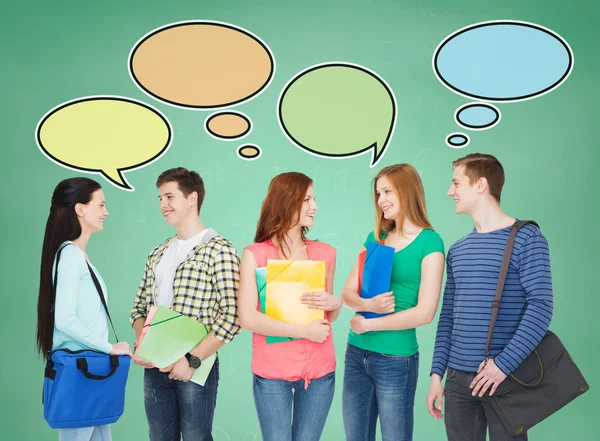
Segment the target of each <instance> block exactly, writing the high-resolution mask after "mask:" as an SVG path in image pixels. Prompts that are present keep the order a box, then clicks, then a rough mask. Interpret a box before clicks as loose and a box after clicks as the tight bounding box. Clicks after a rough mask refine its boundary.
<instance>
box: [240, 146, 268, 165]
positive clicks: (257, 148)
mask: <svg viewBox="0 0 600 441" xmlns="http://www.w3.org/2000/svg"><path fill="white" fill-rule="evenodd" d="M246 147H254V148H255V149H256V150H257V153H256V156H242V154H241V153H240V152H241V151H242V149H245V148H246ZM236 153H237V155H238V157H239V158H240V159H243V160H244V161H253V160H255V159H258V158H260V156H261V155H262V149H261V148H260V147H259V146H257V145H256V144H243V145H241V146H239V147H238V149H237V151H236Z"/></svg>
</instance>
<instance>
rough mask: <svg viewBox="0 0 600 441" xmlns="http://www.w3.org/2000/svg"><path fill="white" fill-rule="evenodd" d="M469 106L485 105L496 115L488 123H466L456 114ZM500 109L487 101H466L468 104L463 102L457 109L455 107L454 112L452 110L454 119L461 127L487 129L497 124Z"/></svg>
mask: <svg viewBox="0 0 600 441" xmlns="http://www.w3.org/2000/svg"><path fill="white" fill-rule="evenodd" d="M471 107H485V108H487V109H490V110H492V111H493V112H494V114H495V115H496V117H495V118H494V120H493V121H492V122H490V123H488V124H484V125H482V126H474V125H471V124H467V123H464V122H462V121H461V120H460V119H459V118H458V116H459V115H460V113H461V112H462V111H464V110H466V109H470V108H471ZM500 115H501V114H500V110H499V109H498V108H497V107H496V106H494V105H492V104H489V103H483V102H479V101H477V102H474V103H468V104H464V105H462V106H460V107H459V108H458V109H456V112H454V120H455V121H456V124H458V125H459V126H461V127H464V128H465V129H469V130H487V129H491V128H492V127H494V126H496V125H498V123H499V122H500V119H501V116H500Z"/></svg>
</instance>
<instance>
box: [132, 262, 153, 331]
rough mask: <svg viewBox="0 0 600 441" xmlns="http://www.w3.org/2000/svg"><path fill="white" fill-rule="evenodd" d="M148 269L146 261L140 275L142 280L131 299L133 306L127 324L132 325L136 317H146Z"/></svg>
mask: <svg viewBox="0 0 600 441" xmlns="http://www.w3.org/2000/svg"><path fill="white" fill-rule="evenodd" d="M149 271H150V265H149V262H146V268H145V269H144V275H143V276H142V281H141V282H140V286H139V287H138V290H137V293H136V295H135V299H134V301H133V308H131V314H130V317H129V324H130V325H131V326H133V324H134V323H135V321H136V320H137V319H140V318H143V319H145V318H146V315H147V314H148V305H147V302H146V295H147V289H148V288H147V286H146V284H147V281H148V273H149Z"/></svg>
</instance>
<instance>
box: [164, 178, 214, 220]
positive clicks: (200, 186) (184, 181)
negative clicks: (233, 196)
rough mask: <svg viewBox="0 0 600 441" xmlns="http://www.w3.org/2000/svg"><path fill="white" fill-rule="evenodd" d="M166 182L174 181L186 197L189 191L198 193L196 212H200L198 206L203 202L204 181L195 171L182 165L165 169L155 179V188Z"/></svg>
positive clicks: (204, 192)
mask: <svg viewBox="0 0 600 441" xmlns="http://www.w3.org/2000/svg"><path fill="white" fill-rule="evenodd" d="M167 182H176V183H177V186H178V187H179V189H180V190H181V192H182V193H183V195H184V196H185V197H186V198H187V197H188V196H189V195H190V193H192V192H194V191H195V192H196V194H197V195H198V214H200V207H202V202H204V195H205V194H206V190H205V189H204V181H203V180H202V178H201V177H200V175H199V174H198V173H197V172H195V171H193V170H188V169H187V168H184V167H177V168H171V169H169V170H165V171H164V172H162V173H161V174H160V176H159V177H158V179H157V180H156V188H159V187H160V186H161V185H163V184H166V183H167Z"/></svg>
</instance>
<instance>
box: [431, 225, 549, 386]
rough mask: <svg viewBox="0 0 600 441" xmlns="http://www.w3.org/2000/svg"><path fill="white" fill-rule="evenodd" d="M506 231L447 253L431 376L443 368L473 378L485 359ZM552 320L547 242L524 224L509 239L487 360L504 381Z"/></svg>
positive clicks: (468, 240) (471, 238)
mask: <svg viewBox="0 0 600 441" xmlns="http://www.w3.org/2000/svg"><path fill="white" fill-rule="evenodd" d="M509 233H510V227H507V228H503V229H501V230H496V231H491V232H489V233H478V232H477V231H475V230H473V232H471V233H470V234H468V235H466V236H465V237H463V238H462V239H460V240H458V241H457V242H456V243H455V244H454V245H452V246H451V247H450V249H449V250H448V256H447V280H446V287H445V290H444V300H443V304H442V311H441V313H440V319H439V322H438V328H437V335H436V338H435V348H434V353H433V365H432V368H431V373H432V374H434V373H435V374H439V375H440V376H442V377H443V376H444V373H445V372H446V369H447V368H449V367H450V368H454V369H457V370H460V371H465V372H477V369H478V368H479V364H480V363H481V362H482V361H483V359H484V358H485V346H486V342H487V335H488V330H489V324H490V319H491V315H492V301H493V300H494V297H495V295H496V285H497V283H498V275H499V273H500V264H501V262H502V255H503V254H504V247H505V246H506V241H507V240H508V235H509ZM551 319H552V276H551V272H550V256H549V251H548V242H547V241H546V238H545V237H544V236H543V235H542V233H541V232H540V230H539V229H538V228H537V227H535V226H534V225H531V224H528V225H526V226H524V227H523V228H521V230H519V232H518V233H517V237H516V238H515V244H514V248H513V252H512V256H511V259H510V265H509V268H508V274H507V276H506V283H505V285H504V291H503V293H502V300H501V302H500V311H499V313H498V319H497V321H496V326H495V327H494V335H493V338H492V345H491V349H490V356H491V357H493V358H494V361H495V363H496V365H497V366H498V368H500V370H501V371H502V372H504V373H505V374H506V375H509V374H510V373H512V372H513V371H514V370H515V369H516V368H517V367H518V366H519V365H520V364H521V363H522V362H523V360H525V358H527V356H528V355H529V354H531V352H532V351H533V349H534V348H535V347H536V346H537V345H538V344H539V343H540V341H541V340H542V338H543V337H544V335H545V334H546V331H547V330H548V326H549V325H550V320H551Z"/></svg>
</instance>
